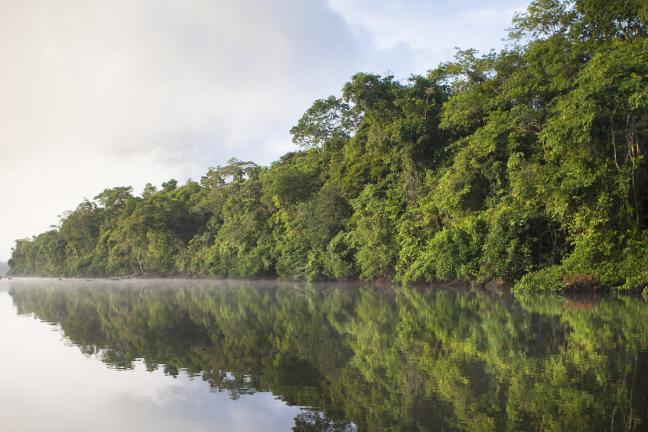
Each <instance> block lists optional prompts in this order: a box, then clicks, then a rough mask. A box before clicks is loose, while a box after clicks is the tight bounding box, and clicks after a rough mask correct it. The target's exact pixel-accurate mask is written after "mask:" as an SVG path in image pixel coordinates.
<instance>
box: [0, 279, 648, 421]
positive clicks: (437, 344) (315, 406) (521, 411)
mask: <svg viewBox="0 0 648 432" xmlns="http://www.w3.org/2000/svg"><path fill="white" fill-rule="evenodd" d="M0 347H2V348H1V354H0V365H1V366H2V367H1V368H0V383H1V390H0V419H1V420H0V424H1V425H2V430H7V431H43V430H51V431H86V430H92V431H115V430H138V431H178V430H182V431H216V430H222V431H291V430H294V431H382V430H394V431H527V430H528V431H539V430H543V431H550V430H551V431H626V430H633V431H635V430H636V431H643V430H648V429H647V426H648V352H647V351H646V349H647V348H648V305H647V303H646V301H644V300H643V299H642V298H635V297H629V296H614V295H587V296H567V297H558V296H517V297H516V296H513V295H509V294H494V293H487V292H469V291H466V292H456V291H450V290H443V289H433V288H425V289H424V288H421V287H402V286H391V285H379V284H378V285H371V284H368V285H363V284H342V283H327V284H324V283H322V284H308V283H290V282H249V281H192V280H186V281H171V280H161V281H137V280H129V281H102V280H92V281H80V280H56V279H54V280H52V279H43V280H41V279H14V280H7V279H2V280H0Z"/></svg>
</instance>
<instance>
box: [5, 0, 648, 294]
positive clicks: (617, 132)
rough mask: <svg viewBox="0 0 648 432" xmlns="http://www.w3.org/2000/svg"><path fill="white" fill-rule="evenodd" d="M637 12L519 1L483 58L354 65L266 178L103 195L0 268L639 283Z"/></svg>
mask: <svg viewBox="0 0 648 432" xmlns="http://www.w3.org/2000/svg"><path fill="white" fill-rule="evenodd" d="M647 23H648V3H646V2H645V0H614V1H607V0H577V1H561V0H536V1H533V2H531V5H530V6H529V8H528V10H527V12H526V13H522V14H518V15H517V16H516V17H515V18H514V20H513V23H512V27H511V29H510V33H509V43H508V45H507V48H506V49H503V50H502V51H500V52H496V51H491V52H490V53H488V54H486V55H478V53H477V52H476V51H475V50H470V49H469V50H465V51H458V52H457V55H456V60H455V61H453V62H448V63H442V64H440V65H439V66H438V67H437V68H436V69H433V70H430V71H429V73H428V74H427V76H411V77H410V78H409V79H408V80H407V81H399V80H395V79H394V77H393V76H379V75H373V74H365V73H358V74H356V75H354V76H353V77H352V78H351V80H350V81H349V82H348V83H346V84H345V85H344V87H343V91H342V98H336V97H334V96H331V97H329V98H327V99H321V100H317V101H315V103H314V104H313V105H312V107H311V108H309V109H308V110H307V111H306V113H305V114H304V116H303V117H302V118H301V119H300V120H299V121H298V123H297V125H296V126H295V127H294V128H293V129H292V130H291V133H292V134H293V141H294V142H295V143H296V144H297V145H298V146H299V147H300V150H298V151H295V152H291V153H288V154H286V155H284V156H282V157H281V158H280V159H279V160H278V161H276V162H274V163H272V165H271V166H269V167H262V166H258V165H256V164H254V163H252V162H244V161H239V160H237V159H232V160H230V161H229V163H228V164H227V165H226V166H219V167H215V168H210V169H209V171H208V172H207V174H206V175H205V176H204V177H202V178H201V179H200V181H199V182H196V181H192V180H189V181H187V182H186V184H184V185H180V184H178V182H177V181H175V180H170V181H168V182H166V183H163V184H162V188H161V189H160V190H157V188H156V187H154V186H152V185H150V184H149V185H147V186H146V188H145V189H144V191H143V192H142V193H141V196H136V195H134V194H133V190H132V188H130V187H116V188H112V189H106V190H105V191H103V192H102V193H100V194H99V195H97V196H96V197H94V199H93V200H87V199H86V200H84V202H82V203H81V204H80V205H79V206H78V207H77V209H76V210H74V211H71V212H68V213H66V214H64V215H62V217H61V220H60V223H59V224H58V226H57V227H55V229H52V230H51V231H49V232H46V233H43V234H40V235H39V236H36V237H34V238H33V239H25V240H18V241H17V242H16V246H15V248H14V250H13V255H12V258H11V260H10V265H11V272H10V274H12V275H47V276H109V275H128V274H133V273H144V272H146V273H150V274H157V275H186V276H195V277H218V278H244V279H247V278H264V277H272V278H274V277H279V278H283V279H306V280H324V279H333V278H342V279H355V278H359V279H362V280H377V279H388V280H395V281H399V282H403V283H412V282H421V281H436V280H450V279H462V280H487V279H493V278H500V279H502V280H512V281H517V285H516V286H517V288H518V289H519V290H529V289H543V290H559V289H564V288H568V287H576V288H578V287H590V288H597V287H622V288H640V289H641V288H643V287H645V286H646V285H647V284H648V224H647V222H646V211H648V187H647V186H648V184H647V183H648V171H647V167H646V156H647V150H648V147H647V144H648V143H647V138H648V39H647V36H648V34H647V32H648V31H647V28H646V24H647Z"/></svg>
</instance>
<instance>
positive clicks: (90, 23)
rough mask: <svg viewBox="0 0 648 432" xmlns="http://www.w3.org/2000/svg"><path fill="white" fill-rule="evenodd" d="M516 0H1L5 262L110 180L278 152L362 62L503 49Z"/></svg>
mask: <svg viewBox="0 0 648 432" xmlns="http://www.w3.org/2000/svg"><path fill="white" fill-rule="evenodd" d="M527 6H528V1H524V0H501V1H483V0H481V1H478V0H454V1H448V0H445V1H441V0H390V1H387V0H308V1H304V0H238V1H235V2H234V1H231V0H227V1H225V0H110V1H105V0H101V1H99V0H58V1H56V2H53V1H51V0H20V1H16V0H0V65H2V66H1V67H0V261H7V260H8V259H9V258H10V255H11V248H12V247H13V245H14V240H15V239H22V238H28V237H31V236H33V235H37V234H39V233H42V232H44V231H47V230H48V229H50V226H51V225H55V224H57V223H58V221H59V218H58V215H61V214H62V213H63V212H64V211H66V210H74V209H75V208H76V206H77V205H78V204H79V203H81V202H82V201H83V199H84V198H88V199H92V198H93V197H94V196H96V195H98V194H99V193H101V192H102V191H103V190H104V189H106V188H112V187H117V186H132V187H133V190H134V194H136V195H139V194H140V193H141V191H142V189H143V188H144V185H145V184H146V183H149V182H150V183H152V184H153V185H156V186H158V187H159V186H160V185H161V183H162V182H165V181H168V180H169V179H171V178H174V179H176V180H178V182H179V183H180V184H184V183H185V182H186V181H187V179H189V178H191V179H194V180H200V177H201V176H202V175H204V174H205V173H206V172H207V170H208V168H209V167H210V166H217V165H225V164H226V163H227V161H228V160H229V159H230V158H232V157H236V158H238V159H241V160H246V161H247V160H251V161H253V162H256V163H258V164H259V165H269V164H270V163H271V162H272V161H274V160H277V159H278V158H279V157H280V156H281V155H283V154H285V153H286V152H288V151H293V150H296V149H297V147H295V145H294V144H293V143H292V141H291V139H292V138H291V135H290V133H289V130H290V128H291V127H292V126H294V125H295V124H297V121H298V120H299V118H300V117H301V116H302V114H303V113H304V111H306V110H307V109H308V108H309V107H310V106H311V105H312V103H313V102H314V101H315V100H317V99H323V98H326V97H328V96H330V95H336V96H340V95H341V89H342V87H343V85H344V83H345V82H347V81H348V80H349V79H350V77H351V76H352V75H353V74H355V73H357V72H367V73H376V74H380V75H384V74H387V73H391V74H393V75H394V76H395V77H396V78H397V79H403V80H404V79H407V78H408V77H409V76H410V75H411V74H425V73H426V72H427V71H428V70H429V69H433V68H435V67H436V66H437V65H438V64H439V63H440V62H446V61H451V60H453V57H454V54H455V47H459V48H461V49H468V48H475V49H478V50H479V51H480V52H481V53H487V52H488V51H489V50H490V49H493V48H494V49H501V48H503V47H504V45H505V42H504V41H503V40H502V39H503V38H505V37H506V35H507V31H506V29H507V28H508V27H510V24H511V18H512V17H513V15H514V14H515V12H524V11H525V10H526V7H527Z"/></svg>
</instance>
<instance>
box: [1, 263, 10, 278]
mask: <svg viewBox="0 0 648 432" xmlns="http://www.w3.org/2000/svg"><path fill="white" fill-rule="evenodd" d="M8 271H9V264H7V263H6V262H3V261H0V276H4V275H6V274H7V272H8Z"/></svg>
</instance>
